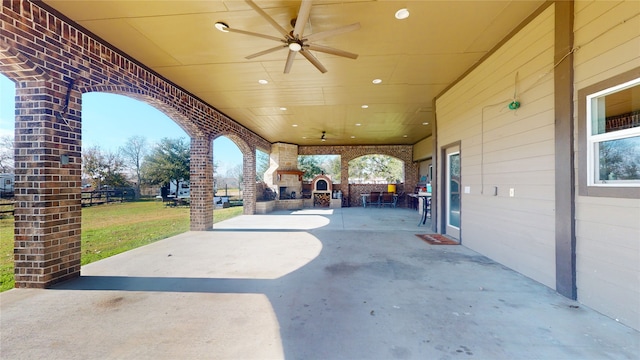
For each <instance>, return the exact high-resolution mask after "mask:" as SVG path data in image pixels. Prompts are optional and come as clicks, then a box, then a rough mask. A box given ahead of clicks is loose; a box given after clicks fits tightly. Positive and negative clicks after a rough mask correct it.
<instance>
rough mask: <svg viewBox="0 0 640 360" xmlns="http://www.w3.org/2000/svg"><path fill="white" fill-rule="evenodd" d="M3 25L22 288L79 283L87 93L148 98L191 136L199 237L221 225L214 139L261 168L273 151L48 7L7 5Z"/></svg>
mask: <svg viewBox="0 0 640 360" xmlns="http://www.w3.org/2000/svg"><path fill="white" fill-rule="evenodd" d="M0 22H1V24H0V25H1V26H0V28H1V29H2V34H3V39H2V40H0V72H2V73H3V74H5V75H6V76H7V77H8V78H9V79H11V80H13V81H15V82H16V99H17V100H16V110H17V111H16V113H17V114H18V115H17V116H16V131H15V134H16V138H15V140H16V141H15V144H16V145H15V147H16V156H15V163H16V164H15V167H16V169H18V170H17V171H16V181H15V189H16V197H17V199H16V200H17V206H16V209H15V215H16V225H15V234H16V235H15V269H16V270H15V271H16V287H47V286H49V285H52V284H54V283H56V282H59V281H63V280H66V279H68V278H71V277H76V276H79V275H80V253H81V251H80V239H81V233H80V232H81V230H80V229H81V194H80V187H81V160H82V156H81V155H82V140H81V139H82V94H83V93H85V92H92V91H100V92H108V93H116V94H121V95H125V96H130V97H133V98H136V99H139V100H142V101H144V102H146V103H149V104H150V105H152V106H154V107H156V108H158V109H160V110H161V111H162V112H164V113H165V114H167V115H168V116H169V117H170V118H171V119H173V120H174V121H175V122H176V123H178V125H179V126H181V127H182V128H183V129H184V130H185V132H186V133H187V134H189V135H190V136H191V169H192V170H191V171H192V182H191V185H192V209H191V229H192V230H206V229H210V228H211V227H212V225H213V204H212V194H211V193H212V191H211V190H210V189H212V188H213V176H212V173H213V171H212V170H213V169H212V156H211V139H213V138H214V136H217V135H218V134H221V133H224V134H225V135H226V134H229V135H231V136H233V137H235V139H236V140H238V139H240V140H242V141H239V142H236V143H245V144H246V146H245V151H246V150H247V149H253V151H251V150H249V151H246V152H245V153H246V154H248V155H249V156H245V159H249V161H248V163H249V164H251V163H253V166H254V167H255V149H256V148H260V149H269V148H270V146H271V144H270V143H269V142H268V141H267V140H265V139H264V138H262V137H260V136H258V135H257V134H255V133H253V132H252V131H250V130H248V129H246V128H244V127H243V126H241V125H240V124H238V123H237V122H235V121H234V120H232V119H230V118H228V117H227V116H226V115H224V114H223V113H221V112H219V111H218V110H216V109H215V108H213V107H211V106H209V105H208V104H206V103H204V102H203V101H201V100H200V99H198V98H196V97H194V96H192V95H191V94H189V93H188V92H186V91H184V90H183V89H181V88H180V87H178V86H177V85H175V84H173V83H171V82H170V81H168V80H166V79H164V78H162V77H160V76H159V75H157V74H156V73H155V72H153V71H152V70H150V69H148V68H146V67H145V66H143V65H141V64H140V63H138V62H136V61H135V60H133V59H131V58H130V57H128V56H127V55H126V54H123V53H122V52H120V51H119V50H117V49H113V48H111V47H110V46H109V45H108V44H105V43H102V42H101V41H100V39H97V38H95V37H93V35H92V34H89V33H85V32H84V30H83V29H82V28H80V27H78V26H77V25H75V24H72V23H69V22H67V20H66V19H64V18H61V17H60V16H58V15H57V14H55V13H53V12H50V11H49V10H48V9H47V7H46V6H40V4H39V3H37V2H30V1H20V2H18V1H9V2H3V3H2V5H1V7H0ZM227 136H228V135H227ZM251 154H253V155H251ZM63 155H64V156H63ZM63 159H64V161H63ZM245 162H247V161H245ZM245 166H248V165H245ZM208 174H211V175H208ZM249 209H251V207H249Z"/></svg>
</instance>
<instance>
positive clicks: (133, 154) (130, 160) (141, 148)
mask: <svg viewBox="0 0 640 360" xmlns="http://www.w3.org/2000/svg"><path fill="white" fill-rule="evenodd" d="M147 151H148V149H147V139H146V138H145V137H144V136H140V135H135V136H132V137H130V138H129V139H127V142H126V143H125V144H124V146H122V147H121V148H120V153H122V155H123V158H124V161H125V163H126V165H127V166H128V167H129V170H131V171H133V172H134V173H135V176H136V180H137V181H136V186H135V187H136V198H140V184H141V183H142V162H143V160H144V157H145V155H146V154H147Z"/></svg>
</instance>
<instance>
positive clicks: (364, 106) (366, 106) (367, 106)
mask: <svg viewBox="0 0 640 360" xmlns="http://www.w3.org/2000/svg"><path fill="white" fill-rule="evenodd" d="M361 108H363V109H368V108H369V105H362V106H361Z"/></svg>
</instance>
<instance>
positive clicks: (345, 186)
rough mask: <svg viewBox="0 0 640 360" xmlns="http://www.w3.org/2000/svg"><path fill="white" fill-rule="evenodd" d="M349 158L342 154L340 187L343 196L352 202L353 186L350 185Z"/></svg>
mask: <svg viewBox="0 0 640 360" xmlns="http://www.w3.org/2000/svg"><path fill="white" fill-rule="evenodd" d="M349 160H351V159H348V158H347V157H346V156H344V154H341V155H340V188H341V190H342V197H343V198H347V199H349V204H351V202H352V201H351V186H349Z"/></svg>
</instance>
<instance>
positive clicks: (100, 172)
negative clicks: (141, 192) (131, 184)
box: [82, 146, 128, 189]
mask: <svg viewBox="0 0 640 360" xmlns="http://www.w3.org/2000/svg"><path fill="white" fill-rule="evenodd" d="M123 170H124V161H123V160H122V157H121V156H120V155H119V154H118V153H114V152H110V151H102V150H101V149H100V148H99V147H98V146H94V147H90V148H88V149H85V150H84V151H83V152H82V171H83V173H84V174H85V175H87V176H88V177H89V178H90V179H91V184H92V185H93V187H94V188H96V189H99V188H101V187H102V186H105V185H106V186H110V187H124V186H128V182H127V177H126V176H125V174H124V173H123Z"/></svg>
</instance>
